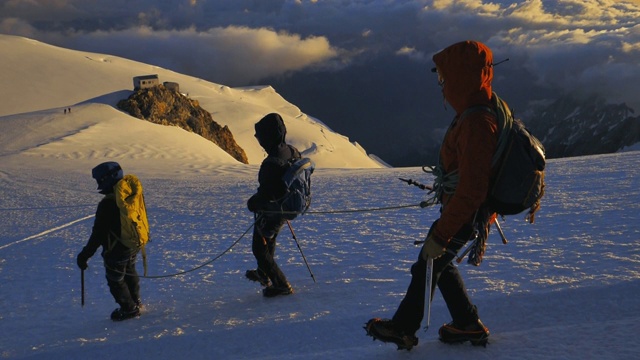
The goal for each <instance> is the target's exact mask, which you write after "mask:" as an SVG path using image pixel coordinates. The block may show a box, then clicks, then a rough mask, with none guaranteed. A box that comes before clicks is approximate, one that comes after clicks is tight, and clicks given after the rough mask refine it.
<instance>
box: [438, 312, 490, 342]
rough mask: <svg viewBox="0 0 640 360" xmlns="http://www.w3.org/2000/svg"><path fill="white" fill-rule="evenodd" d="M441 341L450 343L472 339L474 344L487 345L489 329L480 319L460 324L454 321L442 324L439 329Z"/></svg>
mask: <svg viewBox="0 0 640 360" xmlns="http://www.w3.org/2000/svg"><path fill="white" fill-rule="evenodd" d="M438 335H440V341H442V342H444V343H448V344H452V343H460V342H465V341H470V342H471V344H473V345H476V346H477V345H482V346H487V343H488V342H489V329H487V327H486V326H484V324H483V323H482V321H480V319H478V320H477V321H475V322H472V323H471V324H468V325H464V326H463V325H458V324H456V323H454V322H450V323H448V324H444V325H442V327H441V328H440V330H439V331H438Z"/></svg>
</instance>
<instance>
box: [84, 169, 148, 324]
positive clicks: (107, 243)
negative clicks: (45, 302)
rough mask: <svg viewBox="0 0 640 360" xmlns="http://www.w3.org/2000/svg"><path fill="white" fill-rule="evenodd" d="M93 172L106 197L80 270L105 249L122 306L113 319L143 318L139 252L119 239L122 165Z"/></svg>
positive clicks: (113, 286) (110, 282)
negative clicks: (117, 186) (116, 190)
mask: <svg viewBox="0 0 640 360" xmlns="http://www.w3.org/2000/svg"><path fill="white" fill-rule="evenodd" d="M91 173H92V176H93V178H94V179H96V181H97V182H98V190H100V191H99V192H100V194H104V195H105V196H104V198H103V199H102V200H101V201H100V203H99V204H98V209H97V210H96V217H95V221H94V223H93V229H92V231H91V236H90V237H89V241H88V243H87V245H86V246H85V247H84V248H83V249H82V251H81V252H80V253H79V254H78V257H77V263H78V267H79V268H80V269H81V270H83V271H84V270H85V269H87V267H88V265H87V262H88V261H89V258H91V257H92V256H93V255H94V254H95V253H96V251H97V250H98V248H99V247H100V246H102V258H103V260H104V267H105V273H106V278H107V285H108V286H109V291H110V292H111V295H113V298H114V299H115V301H116V303H118V305H120V307H119V308H117V309H115V310H114V311H113V312H112V313H111V320H114V321H120V320H126V319H130V318H133V317H137V316H140V308H141V306H142V303H141V301H140V285H139V282H140V280H139V277H138V273H137V271H136V266H135V263H136V256H137V253H138V250H134V249H130V248H128V247H126V246H125V245H123V244H122V243H121V242H120V241H119V240H118V239H119V237H120V211H119V209H118V206H117V205H116V200H115V196H114V194H113V187H114V186H115V184H116V183H117V182H118V181H120V180H121V179H122V178H123V175H124V174H123V171H122V168H121V167H120V165H119V164H118V163H117V162H113V161H110V162H105V163H102V164H100V165H98V166H96V167H95V168H93V170H92V171H91Z"/></svg>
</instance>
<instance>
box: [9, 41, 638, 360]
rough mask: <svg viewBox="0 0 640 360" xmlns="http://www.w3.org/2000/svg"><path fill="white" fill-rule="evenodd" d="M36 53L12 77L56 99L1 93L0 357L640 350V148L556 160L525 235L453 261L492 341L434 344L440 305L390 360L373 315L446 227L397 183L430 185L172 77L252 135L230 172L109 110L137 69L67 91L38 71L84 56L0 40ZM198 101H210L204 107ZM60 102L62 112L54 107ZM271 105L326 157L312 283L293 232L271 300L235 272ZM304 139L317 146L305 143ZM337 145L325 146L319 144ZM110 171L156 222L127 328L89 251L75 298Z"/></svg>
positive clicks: (612, 353) (313, 217) (312, 240)
mask: <svg viewBox="0 0 640 360" xmlns="http://www.w3.org/2000/svg"><path fill="white" fill-rule="evenodd" d="M27 44H28V45H29V46H36V45H38V46H40V47H39V48H38V49H37V50H33V49H32V50H31V51H33V52H34V53H33V54H32V57H28V58H27V57H25V58H23V60H24V61H22V62H17V61H14V63H13V64H12V67H11V68H12V69H13V68H14V67H15V69H16V71H15V72H16V73H22V74H32V73H36V74H38V76H39V79H40V81H42V82H43V84H44V85H43V86H45V85H46V86H49V88H46V89H44V90H38V91H37V92H38V94H31V93H30V92H29V91H28V90H25V89H27V88H29V87H28V86H27V85H24V84H23V83H22V82H24V81H30V80H29V78H28V77H27V78H16V79H15V81H14V82H12V83H10V84H11V85H8V84H9V83H7V82H5V81H0V94H7V93H8V92H10V91H9V90H7V87H10V86H11V87H16V88H21V89H23V90H24V91H23V93H22V94H21V97H19V98H18V99H19V100H20V103H19V104H17V103H13V102H14V101H17V100H16V99H10V98H9V97H4V96H0V105H1V106H0V109H3V110H4V111H5V113H3V114H0V126H1V129H2V132H1V133H0V163H1V166H0V184H1V185H0V234H2V236H1V237H0V283H2V284H3V285H2V291H1V292H0V304H2V306H1V307H0V329H2V336H1V337H0V358H2V359H26V358H28V359H87V358H91V359H107V358H143V359H147V358H148V359H176V358H179V359H182V358H191V359H327V358H331V359H425V358H435V359H454V358H474V359H541V358H545V359H546V358H553V359H558V358H562V359H592V358H593V359H635V358H638V357H639V356H640V343H639V342H638V341H637V338H636V334H637V333H638V332H640V302H639V301H638V299H637V298H638V295H639V294H640V205H639V200H640V170H639V169H640V152H638V151H630V152H624V153H617V154H610V155H599V156H589V157H576V158H566V159H554V160H550V161H549V163H548V168H547V175H546V180H547V188H546V190H547V192H546V195H545V197H544V202H543V207H542V209H541V210H540V211H539V212H538V214H537V216H536V223H535V224H532V225H531V224H528V223H525V222H524V221H523V220H522V217H521V216H512V217H508V218H507V219H506V220H505V221H502V226H503V229H504V230H505V233H506V235H507V237H508V239H509V243H508V244H507V245H503V244H502V243H501V242H500V239H499V236H498V235H497V232H495V231H492V233H491V236H490V239H489V248H488V250H487V254H486V257H485V260H484V262H483V264H482V265H481V266H480V267H473V266H471V265H468V264H466V262H462V263H461V264H460V265H459V266H460V267H461V271H462V274H463V277H464V278H465V281H466V284H467V287H468V291H469V292H470V294H471V296H472V298H473V300H474V302H475V304H476V305H477V306H478V307H479V310H480V315H481V318H482V320H483V322H484V323H485V324H486V325H487V326H488V327H489V329H490V330H491V338H490V343H489V345H488V346H487V347H486V348H483V347H472V346H471V345H469V344H463V345H453V346H452V345H446V344H442V343H440V342H439V341H438V340H437V328H438V327H439V325H440V324H442V323H445V322H448V321H449V320H450V319H449V316H448V312H447V309H446V305H445V304H444V301H443V300H442V297H441V296H440V295H439V293H436V297H435V300H434V303H433V305H432V316H431V328H430V329H429V330H428V331H426V332H424V331H422V330H420V331H419V332H418V334H417V336H418V337H419V338H420V343H419V345H418V346H417V347H415V348H414V349H413V350H411V351H409V352H407V351H396V350H395V346H393V345H390V344H383V343H381V342H378V341H376V342H372V341H371V338H369V337H367V336H365V331H364V330H363V329H362V326H363V325H364V323H365V322H366V321H367V320H368V319H370V318H372V317H391V316H392V315H393V312H394V311H395V309H396V307H397V305H398V304H399V302H400V300H401V299H402V297H403V295H404V292H405V290H406V287H407V286H408V284H409V280H410V274H409V268H410V266H411V264H412V263H413V261H414V260H415V259H416V258H417V256H418V253H419V248H418V247H416V246H414V245H413V241H415V240H421V239H423V238H424V236H425V235H426V233H427V231H428V227H429V226H430V224H431V222H432V221H433V220H435V219H436V218H437V216H438V212H437V209H435V208H427V209H421V208H419V207H418V206H417V205H418V204H419V203H420V201H422V200H424V199H425V197H426V196H427V195H426V193H425V192H423V191H421V190H419V189H418V188H416V187H413V186H407V185H406V184H405V183H403V182H401V181H399V180H398V177H403V178H411V179H414V180H417V181H420V182H422V183H429V182H430V181H431V179H430V178H429V177H427V176H426V175H425V174H424V173H423V172H422V170H421V169H420V168H384V167H382V168H381V167H378V166H377V165H375V166H374V165H372V163H371V162H370V161H372V160H370V158H369V157H368V156H366V155H365V154H364V153H363V151H362V150H359V147H358V146H355V145H353V144H350V143H349V142H348V141H346V140H345V138H344V136H342V135H340V134H335V133H334V132H332V131H331V130H330V129H328V128H326V126H323V125H321V124H320V125H319V123H318V122H314V120H313V119H312V118H310V117H308V116H306V115H304V114H302V113H301V112H300V110H295V111H293V110H291V109H293V108H295V107H294V106H293V105H291V104H288V103H287V102H286V101H285V100H284V99H282V98H281V97H279V96H278V95H277V93H276V92H275V91H274V90H273V89H271V88H269V87H256V88H253V89H231V88H226V87H224V86H219V85H215V84H211V83H207V82H204V81H202V80H198V79H191V80H189V79H188V77H184V76H183V75H179V74H174V75H172V76H173V77H172V78H171V79H179V80H180V81H178V82H180V84H181V88H183V87H188V88H190V89H189V90H188V92H189V93H190V96H197V97H199V98H200V101H201V104H202V105H203V106H205V108H207V109H209V111H211V112H212V113H213V116H214V118H221V119H225V120H228V121H229V124H231V120H233V121H238V122H239V123H238V124H236V125H234V127H235V129H232V131H233V133H234V135H235V134H236V133H242V129H243V127H247V129H245V132H246V134H241V135H239V136H238V138H239V139H240V140H239V142H241V146H243V147H245V146H246V148H251V149H253V152H252V153H251V155H250V159H251V165H243V164H239V163H237V162H236V161H235V160H233V159H231V158H230V157H229V156H227V155H226V154H225V153H223V152H221V151H219V149H217V147H215V146H214V145H211V144H210V143H207V142H206V141H202V140H201V139H199V138H198V137H197V136H195V135H193V134H190V133H188V132H186V131H182V130H180V129H177V128H170V127H162V126H159V125H154V124H150V123H147V122H144V121H139V120H135V119H133V118H130V117H129V116H127V115H126V114H123V113H121V112H119V111H118V110H116V109H114V108H113V106H112V105H110V104H112V102H113V99H110V100H108V101H107V100H105V98H110V96H107V95H109V94H113V93H116V92H120V91H123V89H126V88H127V87H130V83H128V81H130V74H126V77H128V79H127V83H126V84H124V83H125V81H123V82H122V85H111V83H110V82H109V81H104V82H95V83H94V84H93V85H92V88H91V90H87V89H84V88H82V87H78V82H75V81H74V82H73V85H68V86H67V87H65V85H60V84H58V83H56V84H51V83H48V81H47V76H46V75H47V71H53V70H52V69H54V68H57V69H67V70H59V71H63V72H64V71H66V73H63V75H65V76H64V77H65V78H71V77H73V70H74V69H75V68H77V67H79V66H81V65H80V64H76V63H73V62H72V63H71V65H69V63H67V61H70V59H75V56H78V54H76V52H69V53H66V52H65V51H62V50H60V49H59V48H53V47H48V46H44V45H42V44H40V43H35V42H31V41H29V40H26V39H22V38H11V37H4V36H0V47H4V46H11V47H12V48H15V49H17V50H19V49H20V48H21V47H22V46H26V45H27ZM17 50H16V51H17ZM50 52H55V53H56V54H58V56H59V59H57V60H55V61H59V62H60V63H59V64H58V65H57V67H56V65H55V64H49V65H50V66H51V68H49V69H47V68H46V66H49V65H47V64H42V63H41V62H40V60H38V59H42V58H44V59H49V56H50V55H51V54H50ZM3 54H7V53H6V52H4V51H3ZM79 56H80V57H82V56H85V55H84V54H79ZM100 56H101V58H103V59H109V61H103V62H102V64H103V65H109V64H111V65H113V64H119V65H118V66H117V67H114V69H108V70H104V73H105V74H109V73H111V72H113V76H111V77H109V76H105V79H115V78H117V77H118V76H119V75H118V71H121V70H122V71H123V72H124V73H126V72H127V71H128V72H134V73H138V72H140V71H139V68H137V66H143V65H141V64H139V63H134V62H128V61H126V60H124V59H120V58H113V57H110V56H106V55H95V54H94V55H92V56H91V57H92V58H94V59H95V58H98V57H100ZM3 58H4V55H3ZM2 61H4V60H3V59H0V63H1V62H2ZM49 61H54V60H47V61H45V63H48V62H49ZM147 66H148V65H147ZM38 67H43V68H44V70H42V71H43V72H41V73H39V71H40V70H38V69H39V68H38ZM128 68H132V69H133V70H129V69H128ZM119 69H121V70H119ZM125 69H127V71H125ZM157 72H158V73H160V74H161V81H162V80H164V79H163V78H164V77H165V76H167V77H169V76H168V75H166V74H168V73H169V72H168V71H166V70H158V71H157ZM0 76H5V74H4V72H3V75H0ZM11 76H13V75H11ZM25 76H26V75H25ZM31 80H34V79H31ZM167 81H169V79H167ZM114 82H115V80H114ZM98 83H100V84H102V85H98ZM96 86H98V88H95V87H96ZM99 86H103V88H99ZM198 89H200V90H198ZM204 89H209V90H208V91H209V92H210V93H211V94H215V95H210V96H209V97H207V94H208V93H207V92H206V91H205V90H204ZM198 91H201V93H200V94H198ZM45 94H48V95H45ZM84 96H86V98H85V97H84ZM234 104H235V105H234ZM66 106H71V108H72V112H71V114H63V112H62V109H63V108H64V107H66ZM216 106H219V107H217V109H218V110H213V109H216ZM6 109H10V110H6ZM3 110H0V111H3ZM216 111H218V112H217V113H216ZM267 111H278V112H279V111H284V112H285V113H286V114H293V113H294V112H296V111H297V117H296V116H293V115H286V116H285V120H286V121H287V126H288V127H290V128H291V134H292V138H294V139H295V141H297V144H303V145H304V144H308V146H301V148H303V149H312V150H313V149H315V151H311V153H312V155H313V156H315V157H316V159H317V163H323V164H325V165H320V166H318V170H317V171H316V173H315V174H314V175H313V176H314V179H313V182H314V183H313V191H314V199H313V204H312V208H311V210H310V213H309V214H307V215H305V216H303V217H300V218H298V219H296V220H294V221H293V222H292V226H293V229H294V231H295V235H296V238H297V239H298V242H299V244H300V247H301V249H302V251H303V252H304V255H305V256H306V259H307V260H308V263H309V267H310V269H311V272H312V273H313V275H314V277H315V280H316V282H314V281H313V279H312V277H311V276H310V272H309V270H308V269H307V267H306V266H305V264H304V262H303V259H302V256H301V253H300V251H299V249H298V247H297V246H296V243H295V242H294V240H293V238H292V234H291V232H290V231H289V229H288V228H287V227H285V228H284V229H283V230H282V233H281V235H280V236H279V238H278V245H279V247H278V249H277V253H276V254H277V261H278V263H279V264H280V265H281V266H282V268H283V271H284V272H285V274H287V276H288V278H289V281H290V282H291V283H292V285H293V287H294V289H295V294H293V295H291V296H287V297H276V298H272V299H266V298H264V297H262V296H261V293H260V289H259V286H258V285H256V284H254V283H251V282H249V281H248V280H246V279H244V272H245V270H247V269H251V268H254V267H255V259H254V258H253V255H252V254H251V240H250V229H251V225H252V222H253V217H252V215H251V213H249V212H248V210H246V206H245V202H246V200H247V198H248V197H249V196H250V195H251V194H252V193H253V192H254V191H255V187H256V185H257V184H256V182H257V180H256V178H257V169H258V164H259V163H260V161H261V157H263V156H264V155H263V154H261V153H260V152H259V151H258V150H256V149H257V148H256V146H258V145H257V144H252V143H251V142H250V140H252V139H250V138H249V137H253V133H252V131H253V129H252V124H253V122H255V121H256V120H257V118H259V116H257V115H258V114H263V113H266V112H267ZM298 125H299V128H298ZM229 126H230V128H231V127H232V126H231V125H229ZM123 129H124V130H123ZM318 129H320V130H322V131H320V130H318ZM125 130H126V131H125ZM307 130H308V131H310V134H309V137H310V138H313V139H314V140H306V139H307V138H306V137H304V136H303V135H304V131H307ZM311 130H313V131H311ZM322 136H325V137H326V138H324V139H321V137H322ZM321 140H322V141H321ZM253 141H254V142H255V140H253ZM330 146H334V147H333V148H332V150H333V151H328V150H326V149H328V148H329V147H330ZM321 149H325V150H324V151H320V150H321ZM346 149H355V150H357V151H355V150H354V151H347V150H346ZM107 160H116V161H119V162H121V164H122V165H123V167H124V170H125V173H133V174H136V175H138V176H139V177H140V179H141V180H142V182H143V185H144V186H145V198H146V201H147V209H148V213H149V221H150V225H151V229H152V234H151V235H152V242H151V243H150V244H149V246H148V249H147V252H148V257H149V275H150V277H149V278H144V279H141V287H142V296H143V301H144V303H145V310H144V312H143V314H142V316H141V317H140V318H138V319H132V320H127V321H125V322H121V323H115V322H112V321H111V320H109V314H110V312H111V311H112V310H113V309H115V308H116V307H117V305H116V304H115V303H114V302H113V299H112V297H111V295H110V294H109V291H108V289H107V286H106V280H105V279H104V269H103V266H102V260H101V258H100V256H99V254H96V255H95V256H94V257H93V258H92V259H91V260H90V261H89V269H88V270H87V271H86V272H85V297H86V302H85V305H84V306H81V293H80V271H79V270H78V268H77V266H76V264H75V257H76V255H77V253H78V252H79V251H80V250H81V248H82V247H83V246H84V245H85V243H86V241H87V239H88V236H89V234H90V231H91V225H92V222H93V213H94V212H95V208H96V205H97V203H98V201H99V200H100V198H101V195H99V194H97V192H96V190H95V182H94V181H93V179H91V176H90V171H91V168H92V167H93V166H95V165H97V164H98V163H100V162H102V161H107ZM375 164H377V163H375ZM329 165H331V166H329ZM138 269H139V270H140V271H141V265H140V264H138ZM178 273H182V274H181V275H176V274H178Z"/></svg>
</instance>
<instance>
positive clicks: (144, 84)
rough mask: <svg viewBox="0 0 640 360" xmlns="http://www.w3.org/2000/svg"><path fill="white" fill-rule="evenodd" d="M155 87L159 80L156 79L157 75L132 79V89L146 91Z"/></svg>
mask: <svg viewBox="0 0 640 360" xmlns="http://www.w3.org/2000/svg"><path fill="white" fill-rule="evenodd" d="M156 85H160V79H159V78H158V74H155V75H141V76H135V77H134V78H133V89H134V90H139V89H148V88H151V87H154V86H156Z"/></svg>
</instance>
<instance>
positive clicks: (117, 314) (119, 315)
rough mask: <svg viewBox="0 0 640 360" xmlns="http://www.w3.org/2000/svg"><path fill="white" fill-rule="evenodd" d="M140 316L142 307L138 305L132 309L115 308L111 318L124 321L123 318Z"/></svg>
mask: <svg viewBox="0 0 640 360" xmlns="http://www.w3.org/2000/svg"><path fill="white" fill-rule="evenodd" d="M138 316H140V308H139V307H137V306H136V307H134V308H133V310H130V311H126V310H123V309H122V308H117V309H115V310H113V312H112V313H111V320H113V321H122V320H127V319H131V318H134V317H138Z"/></svg>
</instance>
